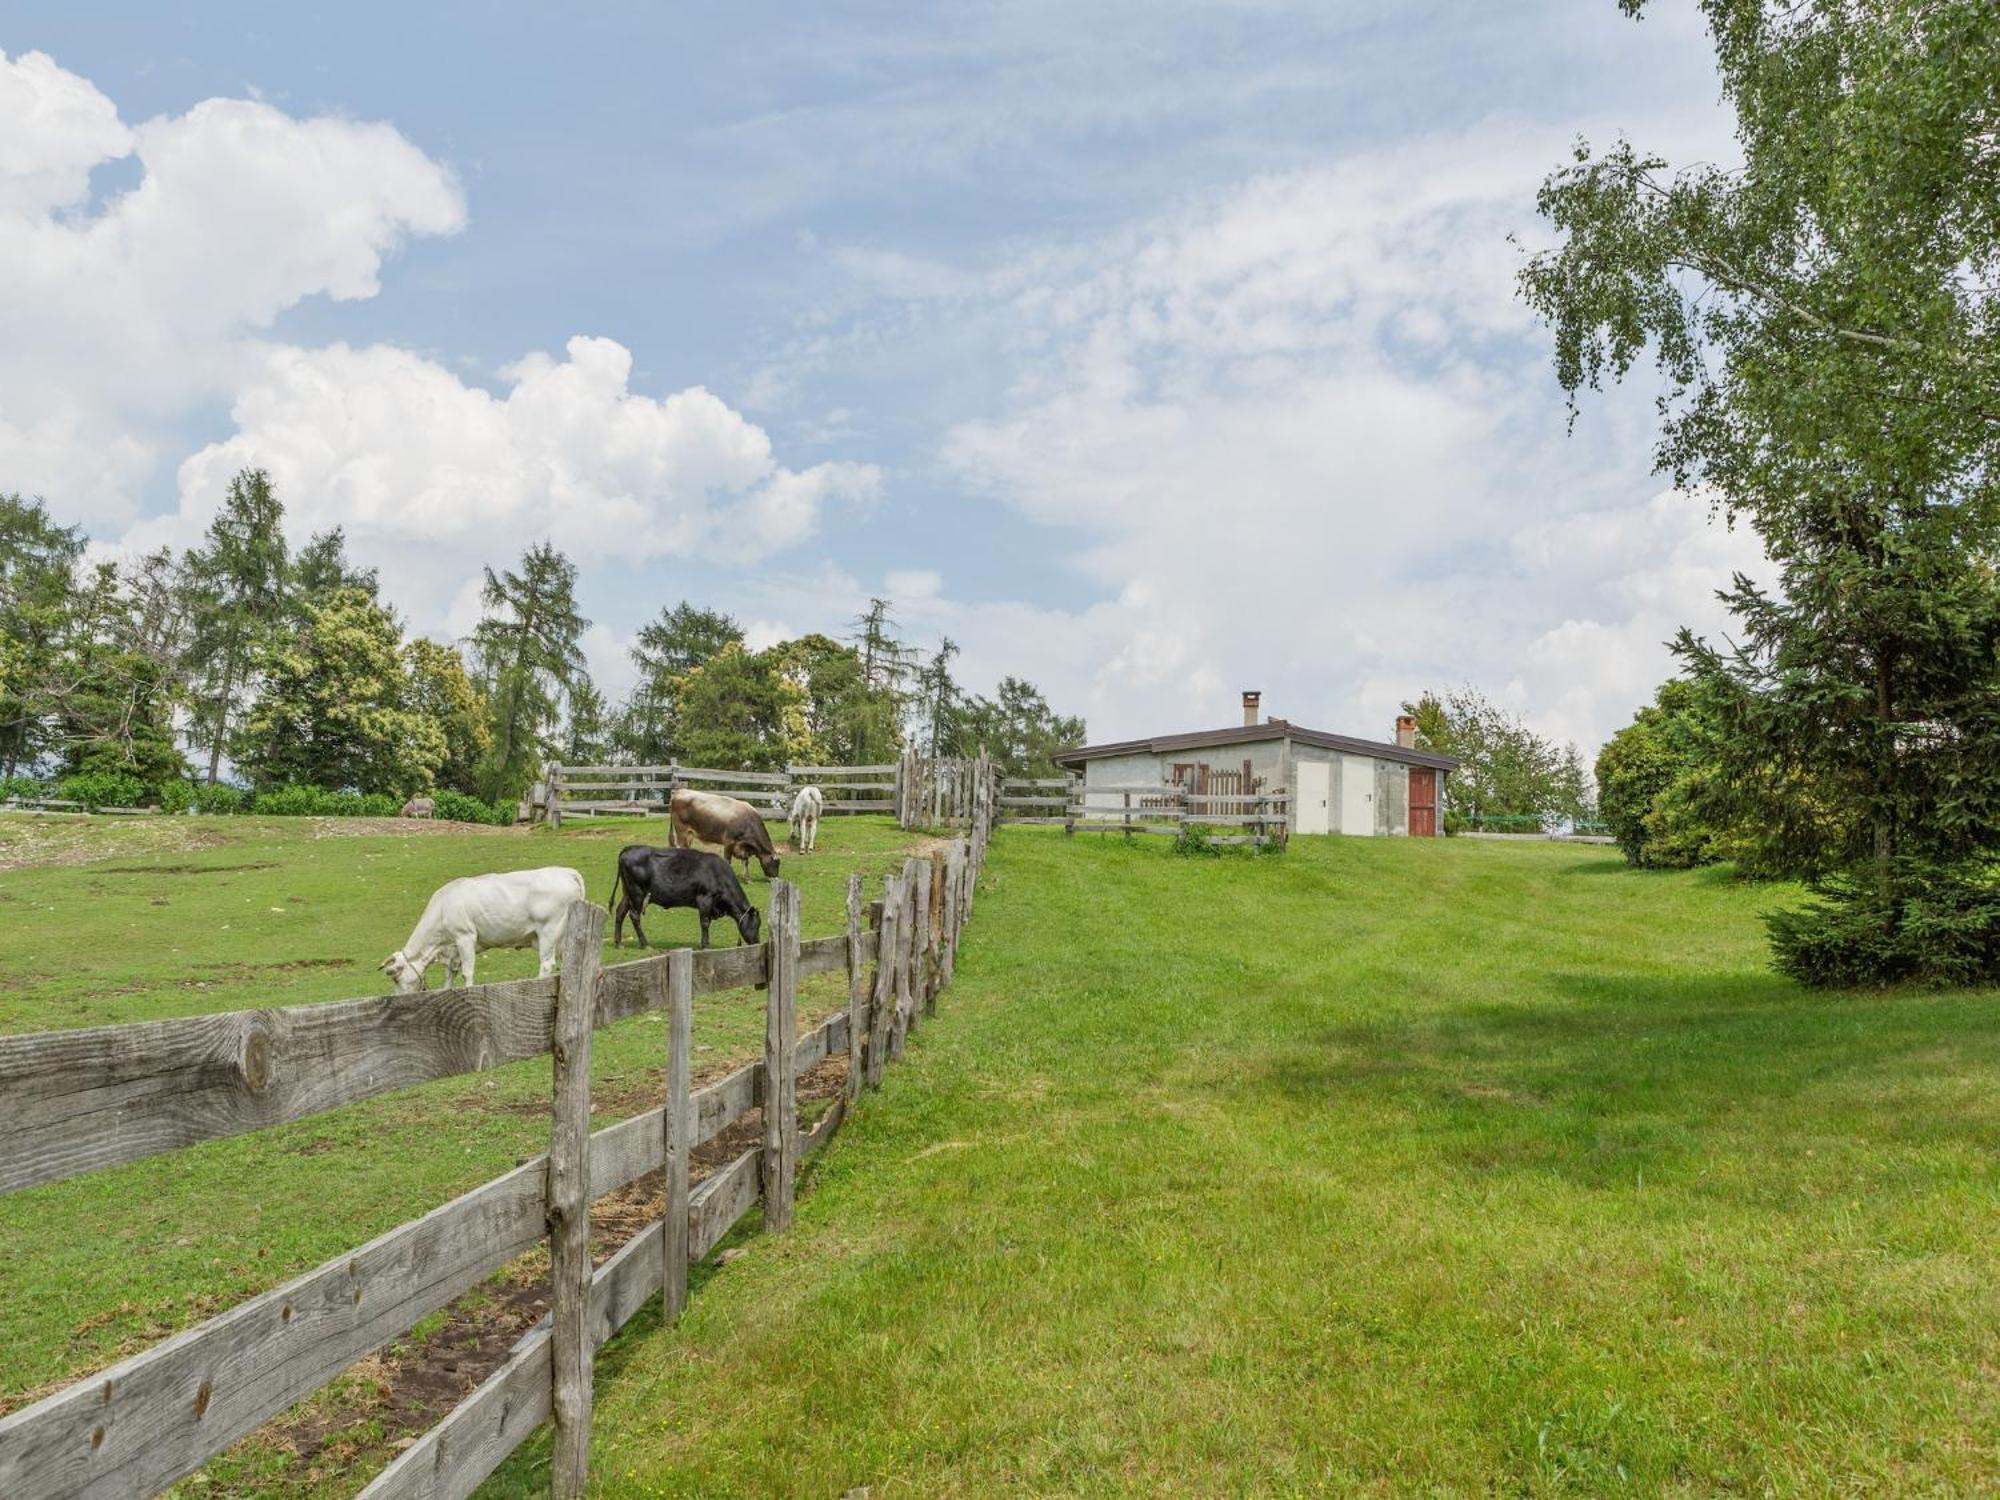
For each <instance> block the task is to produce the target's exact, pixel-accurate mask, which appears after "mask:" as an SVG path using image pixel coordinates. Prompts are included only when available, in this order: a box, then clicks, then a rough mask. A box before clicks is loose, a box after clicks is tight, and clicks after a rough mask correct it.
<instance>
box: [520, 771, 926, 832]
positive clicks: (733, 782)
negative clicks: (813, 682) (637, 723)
mask: <svg viewBox="0 0 2000 1500" xmlns="http://www.w3.org/2000/svg"><path fill="white" fill-rule="evenodd" d="M901 784H902V782H901V767H900V765H899V764H898V763H897V762H893V761H892V762H889V763H887V764H884V765H877V766H803V765H800V766H786V767H785V769H784V770H782V771H718V770H712V769H710V768H708V767H704V766H682V765H668V766H565V765H560V764H558V765H552V766H550V767H549V770H548V776H547V779H546V781H545V782H544V783H543V784H542V802H541V806H540V808H539V809H538V811H539V813H540V815H541V816H543V817H545V818H546V819H547V820H548V821H549V822H550V823H551V824H553V825H555V826H557V827H560V826H561V825H562V820H563V819H564V817H566V816H567V817H573V816H576V815H578V814H582V815H584V816H589V817H595V816H598V815H600V814H606V813H611V814H620V813H622V814H640V815H644V814H646V813H664V812H665V811H666V802H667V799H668V798H669V797H671V796H672V795H673V794H674V793H675V792H676V791H678V790H680V789H681V788H682V787H688V786H692V787H699V788H701V789H702V790H703V791H709V792H724V793H727V794H728V795H729V796H732V797H740V798H742V799H743V800H744V801H745V802H748V803H749V804H750V805H751V806H753V807H756V808H759V809H760V810H762V811H765V812H768V813H771V814H774V815H775V816H777V817H784V816H785V815H786V814H787V813H788V812H789V811H790V810H791V805H792V794H793V793H794V792H796V791H797V790H798V789H799V788H800V787H803V786H816V787H818V788H819V789H820V790H821V791H822V792H824V793H825V794H826V810H827V811H828V812H831V813H890V814H893V813H896V812H897V811H898V809H899V808H900V807H901V805H902V797H901Z"/></svg>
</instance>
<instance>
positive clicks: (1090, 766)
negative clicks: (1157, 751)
mask: <svg viewBox="0 0 2000 1500" xmlns="http://www.w3.org/2000/svg"><path fill="white" fill-rule="evenodd" d="M1166 779H1167V773H1166V772H1165V770H1164V769H1162V766H1161V757H1159V756H1157V755H1151V754H1147V753H1145V752H1143V751H1141V752H1138V753H1135V754H1132V755H1106V756H1101V757H1099V758H1098V759H1096V760H1087V761H1085V762H1084V763H1083V805H1084V806H1085V807H1087V808H1111V807H1121V808H1122V807H1123V806H1124V805H1125V795H1124V793H1122V792H1100V793H1095V794H1093V792H1092V790H1091V789H1092V788H1093V787H1106V786H1160V785H1163V784H1164V783H1165V782H1166Z"/></svg>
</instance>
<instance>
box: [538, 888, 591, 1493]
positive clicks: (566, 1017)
mask: <svg viewBox="0 0 2000 1500" xmlns="http://www.w3.org/2000/svg"><path fill="white" fill-rule="evenodd" d="M603 947H604V908H603V907H601V906H599V905H598V904H597V903H596V902H594V901H591V902H583V901H578V902H576V903H574V904H573V905H572V906H571V907H570V909H569V929H568V931H567V932H565V933H564V935H563V949H562V977H561V979H560V980H558V981H557V985H556V1022H555V1113H554V1116H553V1118H552V1119H551V1121H550V1126H549V1185H548V1226H549V1286H550V1291H551V1294H552V1297H551V1300H552V1303H553V1307H552V1309H551V1313H550V1322H551V1341H550V1354H551V1356H552V1357H551V1359H550V1367H549V1368H550V1380H551V1390H550V1405H551V1407H552V1408H553V1410H554V1412H555V1423H556V1436H555V1451H554V1453H553V1455H552V1458H551V1468H550V1476H549V1483H550V1490H551V1493H552V1494H554V1495H555V1497H556V1500H574V1497H577V1496H581V1495H582V1494H583V1492H584V1483H585V1479H586V1476H587V1473H588V1470H589V1465H590V1406H591V1400H590V1396H591V1391H590V1362H591V1356H592V1354H593V1353H594V1352H595V1351H594V1349H593V1347H592V1341H591V1337H590V1033H591V1027H592V1025H593V1023H594V1022H595V1021H596V1019H597V1014H596V1013H597V967H598V963H599V961H600V955H601V953H602V950H603Z"/></svg>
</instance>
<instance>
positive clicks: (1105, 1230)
mask: <svg viewBox="0 0 2000 1500" xmlns="http://www.w3.org/2000/svg"><path fill="white" fill-rule="evenodd" d="M1793 894H1794V893H1792V892H1789V891H1782V890H1773V889H1771V888H1768V887H1766V888H1758V887H1754V886H1746V885H1739V884H1736V883H1734V882H1732V881H1730V880H1729V879H1728V878H1727V877H1726V876H1725V875H1724V874H1722V873H1721V872H1716V871H1708V872H1698V873H1691V874H1680V875H1648V874H1641V873H1637V872H1631V871H1628V870H1626V869H1625V868H1624V867H1623V865H1622V864H1621V863H1620V861H1619V860H1618V859H1617V857H1616V855H1615V854H1614V853H1612V852H1610V851H1605V850H1597V849H1590V848H1579V847H1573V846H1558V845H1540V844H1537V845H1512V844H1508V845H1502V844H1487V843H1477V842H1471V841H1458V840H1453V841H1447V842H1437V843H1432V842H1422V841H1403V840H1398V841H1393V842H1391V841H1381V842H1375V841H1359V840H1355V841H1347V840H1304V839H1302V840H1296V841H1294V842H1293V844H1292V847H1291V849H1290V851H1289V852H1288V853H1287V854H1285V855H1284V856H1282V857H1279V858H1261V859H1252V858H1235V859H1228V860H1222V861H1189V860H1182V859H1178V858H1176V857H1174V856H1172V855H1171V854H1170V853H1168V852H1167V851H1166V850H1165V849H1164V848H1162V847H1160V846H1159V845H1158V844H1156V843H1155V844H1148V845H1146V846H1144V847H1134V848H1130V849H1128V848H1126V847H1124V846H1123V845H1122V844H1121V843H1119V842H1118V841H1116V840H1115V839H1105V840H1102V841H1100V840H1099V839H1098V838H1097V837H1095V836H1085V837H1079V838H1077V839H1075V840H1071V841H1066V840H1064V839H1063V838H1061V837H1060V836H1059V835H1052V836H1041V835H1040V832H1039V831H1038V830H1037V831H1031V830H1003V831H1002V832H1001V833H1000V835H999V836H998V840H997V843H996V846H995V850H994V854H993V858H992V860H991V863H990V864H989V866H988V871H987V881H986V885H985V887H984V889H983V891H982V893H981V896H980V900H979V906H978V913H977V918H976V921H975V924H974V926H973V927H972V928H971V929H970V930H969V932H968V934H967V941H966V947H965V948H964V950H963V952H962V955H961V959H960V964H959V971H958V982H957V985H956V987H955V989H954V990H953V991H952V992H951V994H950V995H948V996H947V997H946V998H945V1000H944V1002H943V1004H942V1008H941V1015H940V1018H939V1020H938V1021H937V1022H936V1023H935V1024H933V1025H930V1026H928V1027H926V1028H925V1029H924V1030H923V1031H921V1032H920V1033H919V1034H918V1036H917V1037H916V1038H915V1039H914V1040H913V1042H912V1046H911V1049H910V1054H909V1056H908V1058H907V1059H906V1061H905V1062H904V1063H903V1064H902V1065H901V1066H899V1067H897V1068H895V1069H892V1070H891V1072H890V1074H889V1078H888V1082H887V1085H886V1087H885V1088H884V1089H883V1091H882V1092H881V1093H880V1094H879V1095H872V1096H869V1097H868V1098H867V1099H866V1100H865V1101H864V1106H863V1108H862V1109H861V1111H860V1112H859V1113H858V1115H856V1116H855V1117H853V1118H852V1119H851V1120H850V1122H849V1124H848V1125H847V1127H846V1129H845V1130H844V1131H843V1132H842V1134H841V1135H840V1137H839V1138H838V1139H837V1140H836V1141H835V1142H834V1144H833V1145H832V1147H831V1148H830V1149H829V1150H828V1151H827V1152H826V1153H825V1154H824V1155H823V1156H822V1157H821V1158H820V1159H819V1160H818V1161H817V1162H816V1163H815V1164H814V1167H813V1168H812V1169H811V1171H810V1177H809V1185H808V1187H807V1190H806V1191H805V1192H804V1193H803V1194H802V1196H801V1198H800V1203H799V1211H798V1218H797V1222H796V1225H795V1227H794V1229H793V1230H792V1232H791V1233H790V1234H789V1235H786V1236H784V1237H781V1238H772V1237H763V1236H749V1237H747V1238H745V1239H743V1240H742V1241H741V1245H742V1248H743V1249H744V1251H745V1253H744V1254H743V1255H742V1257H741V1258H740V1259H737V1260H735V1261H734V1262H733V1263H732V1264H730V1265H729V1266H727V1267H726V1268H725V1269H723V1270H721V1271H719V1272H713V1273H711V1274H709V1275H707V1276H706V1278H705V1279H704V1281H703V1282H702V1284H701V1285H700V1287H699V1290H698V1291H697V1292H696V1295H695V1296H694V1298H693V1300H692V1303H691V1306H690V1309H689V1311H688V1313H687V1315H686V1316H685V1318H684V1319H683V1321H682V1323H681V1324H680V1326H679V1327H677V1328H676V1329H674V1330H673V1331H671V1332H664V1331H662V1330H660V1329H659V1327H658V1326H657V1323H656V1322H655V1321H654V1319H653V1315H652V1314H650V1313H648V1314H645V1315H642V1317H641V1318H640V1319H639V1320H638V1321H637V1322H636V1323H635V1324H634V1325H633V1327H632V1328H631V1329H630V1330H629V1331H628V1333H627V1334H626V1335H625V1336H623V1337H621V1338H620V1339H618V1340H617V1341H615V1342H614V1343H613V1344H612V1345H611V1346H610V1347H609V1348H608V1349H607V1350H606V1352H605V1354H604V1355H603V1356H602V1357H601V1359H600V1363H599V1372H600V1373H599V1381H598V1387H597V1425H596V1441H595V1453H594V1474H593V1477H594V1480H595V1482H596V1484H597V1485H598V1487H599V1488H600V1489H601V1491H602V1492H603V1493H605V1494H607V1495H634V1496H641V1495H643V1496H651V1495H703V1496H708V1495H714V1496H725V1495H752V1494H754V1495H774V1496H785V1495H798V1496H827V1495H838V1494H842V1493H845V1492H847V1491H848V1490H850V1489H853V1488H857V1487H862V1486H865V1487H866V1492H867V1493H868V1495H869V1496H871V1497H872V1500H885V1497H891V1496H902V1495H909V1496H916V1495H923V1496H935V1495H992V1494H1089V1495H1100V1494H1130V1495H1160V1494H1231V1495H1234V1494H1245V1495H1290V1494H1320V1493H1336V1494H1338V1493H1381V1494H1481V1493H1508V1494H1514V1493H1519V1494H1537V1495H1542V1494H1547V1495H1558V1494H1574V1495H1602V1494H1613V1493H1636V1494H1670V1495H1689V1496H1693V1495H1710V1494H1717V1493H1743V1494H1766V1493H1771V1494H1826V1493H1855V1494H1861V1493H1869V1494H1911V1493H1937V1494H1947V1493H1948V1494H1975V1493H1993V1492H1994V1491H1995V1490H1996V1489H2000V1449H1997V1448H1996V1444H2000V1290H1997V1289H2000V1170H1996V1162H2000V1027H1996V1025H1995V1022H1996V1020H2000V1004H1996V997H1995V996H1994V995H1993V994H1992V993H1977V994H1958V995H1943V996H1940V995H1929V994H1922V993H1898V994H1877V995H1857V996H1813V995H1808V994H1805V993H1803V992H1801V991H1800V990H1798V989H1797V988H1795V987H1794V986H1792V985H1791V984H1789V983H1788V982H1785V981H1782V980H1780V979H1777V978H1774V977H1773V976H1771V975H1770V974H1769V973H1768V972H1767V971H1766V968H1765V953H1764V945H1763V938H1762V931H1761V928H1760V926H1759V923H1758V921H1757V914H1758V912H1759V910H1760V909H1762V908H1764V907H1766V906H1768V905H1769V904H1771V903H1773V902H1774V901H1777V900H1781V899H1789V898H1790V897H1791V896H1792V895H1793ZM546 1459H547V1450H546V1435H544V1436H543V1437H542V1438H540V1439H537V1440H536V1442H534V1443H533V1444H531V1445H530V1446H528V1447H526V1448H524V1449H523V1450H522V1451H521V1452H520V1454H518V1455H517V1456H516V1458H515V1459H514V1460H513V1461H512V1462H511V1463H510V1464H509V1465H508V1466H507V1467H506V1468H504V1469H503V1470H502V1471H501V1472H500V1473H499V1474H498V1475H496V1476H495V1478H494V1480H493V1481H491V1482H490V1484H489V1486H488V1493H490V1494H493V1495H513V1494H529V1493H535V1492H538V1491H539V1490H540V1489H541V1488H542V1486H543V1485H544V1484H545V1482H546V1478H547V1467H546Z"/></svg>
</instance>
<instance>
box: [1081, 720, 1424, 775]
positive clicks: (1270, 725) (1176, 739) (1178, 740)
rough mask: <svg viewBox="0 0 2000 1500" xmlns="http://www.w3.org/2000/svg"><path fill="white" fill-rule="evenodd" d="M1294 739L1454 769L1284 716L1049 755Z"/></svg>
mask: <svg viewBox="0 0 2000 1500" xmlns="http://www.w3.org/2000/svg"><path fill="white" fill-rule="evenodd" d="M1287 738H1289V739H1291V740H1293V741H1295V742H1296V743H1298V744H1301V745H1312V746H1315V747H1317V748H1319V749H1321V750H1341V751H1345V752H1346V753H1347V754H1349V755H1372V756H1374V757H1375V758H1376V759H1377V760H1394V761H1400V762H1402V763H1403V764H1404V765H1409V766H1430V767H1432V768H1434V769H1436V770H1439V771H1455V770H1457V769H1458V760H1457V758H1456V757H1454V756H1450V755H1439V754H1437V753H1436V752H1435V751H1431V750H1416V749H1411V748H1409V747H1408V746H1404V745H1389V744H1384V743H1383V742H1382V741H1380V740H1358V739H1356V738H1354V736H1353V735H1349V734H1328V733H1327V732H1326V731H1324V730H1321V729H1303V728H1301V727H1300V726H1298V725H1297V724H1290V723H1287V722H1286V721H1285V720H1283V719H1267V720H1265V721H1264V722H1263V723H1262V724H1238V725H1236V726H1234V727H1233V728H1230V729H1203V730H1198V731H1196V732H1195V733H1193V734H1162V735H1156V736H1154V737H1153V738H1152V739H1149V740H1118V741H1116V742H1114V743H1111V744H1104V745H1079V746H1078V747H1077V748H1076V749H1074V750H1058V751H1057V752H1056V753H1055V754H1054V755H1052V756H1050V757H1049V758H1050V759H1051V760H1053V761H1054V762H1055V763H1056V764H1057V765H1059V766H1076V765H1081V764H1082V763H1083V762H1084V761H1087V760H1099V759H1102V758H1103V757H1104V756H1107V755H1169V754H1172V753H1173V752H1174V751H1176V750H1213V749H1218V748H1220V747H1222V746H1224V745H1255V744H1262V743H1264V742H1265V741H1267V740H1282V739H1287Z"/></svg>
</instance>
